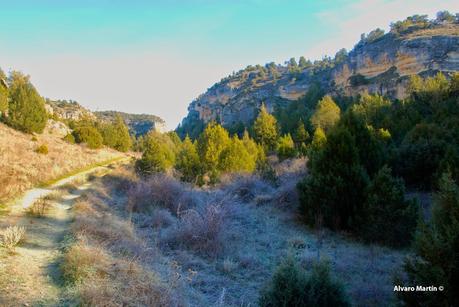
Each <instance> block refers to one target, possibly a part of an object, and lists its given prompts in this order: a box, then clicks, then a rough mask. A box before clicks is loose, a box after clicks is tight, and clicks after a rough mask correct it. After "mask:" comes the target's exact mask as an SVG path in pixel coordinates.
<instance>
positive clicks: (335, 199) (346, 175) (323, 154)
mask: <svg viewBox="0 0 459 307" xmlns="http://www.w3.org/2000/svg"><path fill="white" fill-rule="evenodd" d="M308 167H309V172H310V175H309V176H307V177H306V178H305V179H303V180H302V181H301V182H300V183H299V184H298V189H299V196H300V205H301V210H302V212H303V214H304V216H305V219H306V222H307V223H308V224H310V225H314V224H315V223H316V222H317V221H318V220H322V221H323V223H324V225H325V226H326V227H330V228H333V229H355V228H356V226H357V225H356V219H358V218H360V215H361V214H362V206H363V202H364V195H365V189H366V186H367V181H368V176H367V174H366V172H365V170H364V168H363V167H362V165H361V164H360V161H359V155H358V150H357V148H356V145H355V140H354V138H353V137H352V135H351V134H350V133H349V131H347V130H346V129H344V128H340V127H336V128H335V129H333V130H332V131H331V132H330V134H329V135H328V136H327V142H326V143H325V145H324V147H323V149H321V150H320V151H319V152H318V153H317V154H316V155H315V156H314V158H313V159H311V160H310V163H308Z"/></svg>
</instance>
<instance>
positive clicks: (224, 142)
mask: <svg viewBox="0 0 459 307" xmlns="http://www.w3.org/2000/svg"><path fill="white" fill-rule="evenodd" d="M229 143H230V137H229V134H228V131H226V130H225V128H223V127H222V126H220V125H219V124H217V123H215V122H211V123H209V124H208V125H207V127H206V129H204V132H203V133H201V135H200V136H199V138H198V143H197V145H198V153H199V156H200V157H201V162H202V166H203V168H204V172H210V175H211V177H212V180H215V179H216V178H217V176H218V173H219V171H220V170H222V167H221V165H220V161H221V158H220V155H221V153H222V152H223V150H224V149H225V148H226V147H227V146H228V145H229Z"/></svg>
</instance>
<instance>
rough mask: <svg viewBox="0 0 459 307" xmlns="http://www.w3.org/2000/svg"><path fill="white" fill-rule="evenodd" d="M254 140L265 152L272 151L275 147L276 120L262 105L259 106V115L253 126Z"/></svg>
mask: <svg viewBox="0 0 459 307" xmlns="http://www.w3.org/2000/svg"><path fill="white" fill-rule="evenodd" d="M253 131H254V133H255V140H256V141H257V142H258V143H260V144H261V145H262V146H263V147H264V148H265V149H266V150H273V149H275V147H276V143H277V135H278V127H277V120H276V118H275V117H274V116H272V115H271V114H269V113H268V111H267V110H266V107H265V105H264V104H262V105H261V109H260V113H259V114H258V117H257V119H256V120H255V122H254V124H253Z"/></svg>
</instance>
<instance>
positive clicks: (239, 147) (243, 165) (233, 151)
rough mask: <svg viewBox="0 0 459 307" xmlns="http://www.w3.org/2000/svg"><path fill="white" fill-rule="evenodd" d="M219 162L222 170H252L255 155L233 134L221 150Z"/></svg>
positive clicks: (254, 163) (254, 164) (253, 168)
mask: <svg viewBox="0 0 459 307" xmlns="http://www.w3.org/2000/svg"><path fill="white" fill-rule="evenodd" d="M219 164H220V165H219V166H220V170H221V171H223V172H253V171H254V170H255V166H256V157H255V156H253V155H251V154H250V153H249V152H248V150H247V148H246V147H245V146H244V142H243V141H241V140H240V139H239V138H238V137H237V136H236V135H235V136H233V137H232V138H231V141H230V143H229V145H228V146H226V148H225V149H224V150H223V151H222V153H221V156H220V163H219Z"/></svg>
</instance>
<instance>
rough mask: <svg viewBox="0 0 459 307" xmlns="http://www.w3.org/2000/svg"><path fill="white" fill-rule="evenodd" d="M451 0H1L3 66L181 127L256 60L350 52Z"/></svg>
mask: <svg viewBox="0 0 459 307" xmlns="http://www.w3.org/2000/svg"><path fill="white" fill-rule="evenodd" d="M440 10H449V11H450V12H453V13H456V12H459V1H457V0H442V1H426V0H321V1H313V0H182V1H180V0H150V1H137V0H131V1H124V0H123V1H120V0H111V1H108V0H105V1H102V0H78V1H76V0H75V1H66V0H40V1H37V0H21V1H10V0H9V1H4V0H0V67H1V68H2V69H3V70H4V71H6V72H8V71H11V70H20V71H22V72H24V73H26V74H29V75H30V76H31V80H32V83H33V84H34V85H35V86H36V87H37V89H38V91H39V92H40V94H41V95H42V96H44V97H48V98H51V99H67V100H69V99H72V100H76V101H78V102H79V103H81V104H82V105H83V106H85V107H87V108H89V109H91V110H93V111H103V110H118V111H124V112H130V113H149V114H155V115H158V116H160V117H162V118H164V119H165V120H166V123H167V127H168V128H169V129H174V128H175V127H176V126H177V125H178V123H179V122H180V121H181V119H182V118H183V117H184V116H186V114H187V107H188V105H189V103H190V102H191V101H192V100H193V99H195V98H196V97H198V96H199V95H200V94H201V93H204V92H205V91H206V90H207V88H210V87H211V86H212V85H213V84H214V83H215V82H218V81H219V80H220V79H221V78H223V77H225V76H227V75H229V74H231V72H233V71H238V70H239V69H241V68H244V67H246V66H247V65H249V64H252V65H255V64H265V63H268V62H272V61H274V62H276V63H283V62H284V61H285V60H287V59H289V58H291V57H296V58H298V57H299V56H305V57H306V58H309V59H311V60H315V59H320V58H322V57H323V56H325V55H330V56H333V55H334V54H335V53H336V51H338V50H339V49H341V48H346V49H348V50H350V49H352V47H353V46H354V45H355V44H356V43H357V41H358V40H359V38H360V34H361V33H368V32H369V31H371V30H373V29H376V28H378V27H379V28H382V29H386V30H387V29H388V27H389V24H390V22H392V21H397V20H401V19H404V18H405V17H407V16H410V15H413V14H428V15H429V16H430V17H432V18H433V17H434V16H435V13H436V12H437V11H440Z"/></svg>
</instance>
